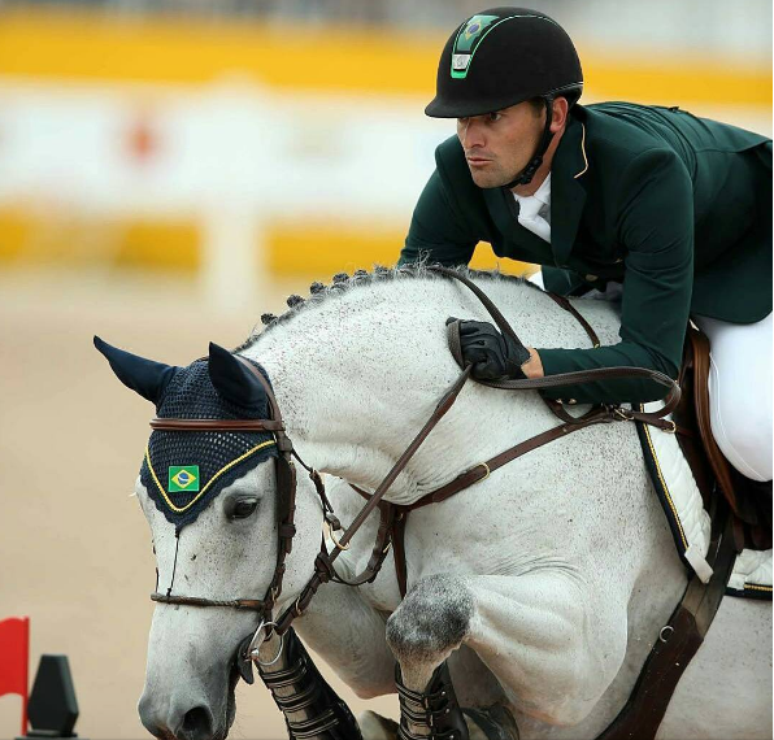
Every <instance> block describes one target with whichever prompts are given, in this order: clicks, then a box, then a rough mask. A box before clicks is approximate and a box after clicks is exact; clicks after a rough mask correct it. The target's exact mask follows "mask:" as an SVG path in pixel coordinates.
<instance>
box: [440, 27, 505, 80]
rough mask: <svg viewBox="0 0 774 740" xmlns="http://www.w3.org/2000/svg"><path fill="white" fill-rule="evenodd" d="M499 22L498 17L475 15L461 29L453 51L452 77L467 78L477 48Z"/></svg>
mask: <svg viewBox="0 0 774 740" xmlns="http://www.w3.org/2000/svg"><path fill="white" fill-rule="evenodd" d="M499 20H501V19H500V17H499V16H496V15H474V16H473V17H472V18H471V19H470V20H469V21H468V22H467V23H465V24H464V25H463V26H462V27H461V28H460V30H459V33H458V34H457V38H456V39H455V40H454V48H453V49H452V68H451V76H452V77H455V78H457V79H464V78H465V77H467V75H468V70H469V69H470V60H471V59H472V58H473V54H475V53H476V48H477V47H478V45H479V44H480V43H481V42H482V41H483V40H484V36H486V34H487V33H489V31H491V30H492V28H491V26H492V23H494V22H495V21H499ZM487 29H488V30H487Z"/></svg>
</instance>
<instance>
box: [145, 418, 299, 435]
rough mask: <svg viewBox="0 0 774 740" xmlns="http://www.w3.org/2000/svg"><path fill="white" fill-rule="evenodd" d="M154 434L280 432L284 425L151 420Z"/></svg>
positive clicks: (247, 421)
mask: <svg viewBox="0 0 774 740" xmlns="http://www.w3.org/2000/svg"><path fill="white" fill-rule="evenodd" d="M150 426H151V429H153V430H154V431H156V432H281V431H284V429H285V425H284V424H283V423H282V422H281V421H274V420H272V419H175V418H165V419H159V418H155V419H151V422H150Z"/></svg>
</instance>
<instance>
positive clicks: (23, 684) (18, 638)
mask: <svg viewBox="0 0 774 740" xmlns="http://www.w3.org/2000/svg"><path fill="white" fill-rule="evenodd" d="M29 655H30V619H29V617H11V618H10V619H4V620H2V621H0V696H3V695H4V694H19V695H20V696H21V698H22V730H21V734H22V736H24V735H26V734H27V698H28V686H29V683H28V676H27V669H28V666H29Z"/></svg>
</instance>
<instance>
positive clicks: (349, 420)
mask: <svg viewBox="0 0 774 740" xmlns="http://www.w3.org/2000/svg"><path fill="white" fill-rule="evenodd" d="M481 284H482V286H483V287H484V289H485V290H486V291H487V292H488V293H489V294H490V296H491V297H492V298H493V299H494V300H495V302H496V303H497V305H498V306H499V307H500V308H501V310H503V312H504V313H505V315H506V316H507V317H509V318H510V319H511V320H512V321H513V322H514V326H515V327H516V331H517V332H518V333H519V334H520V335H521V336H522V337H523V339H524V341H525V342H526V343H528V344H532V345H537V346H561V345H562V344H563V343H564V342H567V341H570V342H572V341H575V346H579V345H581V342H580V337H581V336H584V335H583V332H582V330H580V328H579V327H578V326H577V324H576V322H575V321H574V319H572V317H570V316H569V315H565V312H564V311H561V309H558V308H557V307H556V306H555V304H553V302H552V301H550V299H549V298H547V297H546V296H544V295H542V294H541V293H539V292H538V291H537V290H534V289H533V288H531V287H529V286H526V285H518V284H516V285H514V284H513V283H512V282H511V281H508V282H505V281H491V280H485V281H482V283H481ZM449 315H453V316H457V317H460V318H466V319H468V318H470V319H478V320H487V319H489V316H488V315H487V314H486V312H485V311H484V309H483V307H482V306H481V304H480V303H479V301H478V299H476V298H475V297H474V296H473V295H472V294H471V293H469V291H467V289H465V288H462V287H460V286H458V285H456V284H452V283H451V282H450V281H447V280H439V279H424V280H422V279H405V280H391V281H384V282H377V283H376V284H374V285H371V286H363V287H359V288H353V289H351V290H349V291H348V292H346V293H345V294H344V295H340V296H335V297H330V298H327V299H326V300H325V301H324V302H323V303H322V304H321V305H319V306H316V307H309V308H306V309H303V310H301V311H300V312H299V313H298V315H296V316H293V317H290V318H288V319H287V320H286V321H284V322H282V323H281V324H280V325H278V326H276V327H274V328H272V329H271V330H270V331H268V332H267V333H266V334H265V336H262V337H261V338H260V339H259V340H258V341H257V342H256V343H255V344H254V345H253V346H252V347H251V348H249V349H248V350H247V351H246V354H247V355H248V356H250V357H253V358H254V359H256V360H257V361H258V362H260V363H261V364H262V365H263V366H264V367H265V368H266V370H267V371H268V373H269V377H270V378H271V379H272V383H273V384H274V388H275V392H276V395H277V400H278V402H279V405H280V408H281V410H282V413H283V415H284V416H285V418H286V424H287V427H288V429H289V432H290V435H291V437H292V438H293V439H294V441H295V443H296V446H297V448H298V449H299V452H300V454H301V455H302V456H303V457H304V458H308V462H310V463H311V464H313V465H314V466H315V467H317V468H318V469H320V470H323V471H325V472H329V473H332V474H334V475H337V476H339V477H342V478H345V479H347V480H349V481H350V482H352V483H356V484H358V485H361V486H364V487H366V488H374V487H375V486H376V485H377V484H378V483H379V482H380V481H381V479H382V478H383V477H384V476H385V475H386V473H387V471H388V470H389V469H390V468H391V467H392V465H393V464H394V461H395V460H396V459H397V458H398V456H399V455H400V454H401V453H402V452H403V451H404V450H405V448H406V447H407V446H408V445H409V442H410V441H411V439H412V438H413V437H414V435H415V434H416V433H417V432H418V431H419V429H420V428H421V427H422V425H423V424H424V422H425V421H426V420H427V418H429V416H430V415H431V414H432V412H433V409H434V408H435V405H436V403H437V402H438V400H439V399H440V397H441V395H442V394H443V392H444V390H445V389H446V388H447V387H448V386H449V385H450V384H451V383H452V382H453V380H454V379H455V378H456V377H457V376H458V374H459V368H458V366H457V365H456V363H455V362H454V360H453V359H452V357H451V354H450V353H449V350H448V346H447V339H446V329H445V319H446V317H447V316H449ZM579 332H580V335H579ZM570 346H572V345H570ZM581 346H582V345H581ZM549 425H550V420H548V421H547V413H546V411H545V408H544V407H543V405H542V403H541V402H540V399H539V398H538V397H537V394H533V393H530V394H505V393H503V394H499V395H497V396H496V398H495V397H493V394H492V392H491V391H489V390H488V389H483V388H481V387H480V386H477V385H475V383H469V384H468V386H467V387H466V388H465V389H464V390H463V391H462V393H461V395H460V397H459V399H458V401H457V403H456V404H455V405H454V407H453V408H452V409H451V411H450V412H449V413H448V415H447V417H446V418H445V419H443V420H442V421H441V423H440V424H439V426H438V428H437V430H436V431H434V432H433V433H432V434H431V436H430V437H429V438H428V439H427V441H426V442H425V443H424V444H423V446H422V448H421V450H420V452H419V453H418V454H417V456H416V459H415V460H414V461H413V462H412V463H411V464H410V465H409V466H408V467H407V468H406V471H405V474H403V475H401V476H400V477H399V479H398V480H397V481H396V483H395V485H394V487H393V489H392V490H391V493H390V495H389V496H388V499H389V500H393V501H395V502H399V503H406V502H408V501H410V500H414V499H416V498H418V497H419V496H420V495H422V493H423V492H426V491H428V490H432V489H433V488H435V487H437V486H439V485H442V484H443V483H445V482H447V481H448V480H450V479H451V478H453V477H454V476H455V475H457V474H458V473H459V472H461V471H462V470H465V469H466V468H468V467H472V466H473V465H475V464H477V463H478V462H480V461H481V460H483V459H486V458H488V457H490V456H491V455H492V454H493V453H495V452H498V451H500V450H501V449H504V448H505V447H507V446H510V445H511V444H514V443H515V442H517V441H519V439H523V438H527V437H528V436H531V435H532V434H534V433H536V432H537V431H541V430H542V429H545V428H547V426H549ZM484 429H485V430H486V433H485V434H483V433H482V432H483V430H484Z"/></svg>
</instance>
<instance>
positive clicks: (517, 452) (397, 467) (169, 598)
mask: <svg viewBox="0 0 774 740" xmlns="http://www.w3.org/2000/svg"><path fill="white" fill-rule="evenodd" d="M428 270H429V271H431V272H435V273H438V274H440V275H444V276H446V277H448V278H451V279H454V280H457V281H459V282H460V283H462V284H463V285H465V286H466V287H467V288H469V289H470V290H471V291H472V292H473V293H474V294H475V295H476V296H477V297H478V298H479V300H480V301H481V302H482V304H483V305H484V307H485V308H486V309H487V311H488V312H489V314H490V315H491V316H492V319H493V320H494V322H495V324H496V325H497V327H498V328H499V329H500V330H501V331H502V332H503V333H505V334H507V335H508V336H510V337H511V338H513V339H515V340H517V341H518V337H517V336H516V333H515V332H514V331H513V329H512V328H511V326H510V325H509V324H508V322H507V321H506V320H505V318H504V316H503V315H502V314H501V313H500V311H499V310H498V308H497V307H496V306H495V305H494V303H492V301H491V300H490V299H489V297H488V296H487V295H486V294H485V293H484V291H483V290H481V288H479V287H478V286H477V285H476V284H475V283H473V282H472V281H471V280H470V279H468V278H467V277H465V276H463V275H460V274H459V273H457V272H456V271H454V270H450V269H448V268H445V267H440V266H433V267H429V268H428ZM548 295H549V296H551V298H552V299H553V300H554V301H555V302H556V303H557V304H558V305H559V306H561V307H562V308H563V309H565V310H567V311H569V312H570V313H571V314H572V315H573V316H574V317H575V319H576V320H577V321H578V322H579V323H580V324H581V325H582V326H583V327H584V329H585V330H586V333H587V334H588V336H589V338H590V339H591V341H592V343H593V344H594V346H595V347H598V346H599V338H598V337H597V335H596V334H595V333H594V330H593V329H592V328H591V326H590V325H589V324H588V322H587V321H586V320H585V319H584V318H583V316H581V314H580V313H579V312H578V311H577V310H576V309H575V308H574V307H573V306H572V305H571V304H570V302H569V301H568V300H567V299H565V298H563V297H560V296H555V295H553V294H551V293H549V294H548ZM447 332H448V339H449V347H450V350H451V352H452V355H453V356H454V358H455V360H456V362H457V363H458V364H459V365H460V367H461V368H462V371H461V373H460V375H459V376H458V377H457V379H456V380H455V381H454V382H453V383H452V384H451V386H449V388H448V389H447V390H446V392H445V393H444V395H443V396H442V398H441V399H440V401H439V402H438V404H437V405H436V407H435V409H434V411H433V413H432V414H431V416H430V418H429V419H428V420H427V421H426V422H425V424H424V426H423V427H422V429H420V431H419V432H418V433H417V435H416V436H415V437H414V439H413V440H412V442H411V444H410V445H409V446H408V447H407V448H406V450H405V451H404V452H403V454H402V455H401V456H400V457H399V458H398V460H397V461H396V462H395V464H394V465H393V467H392V468H391V470H390V471H389V473H388V474H387V475H386V477H385V478H384V480H382V482H381V483H380V484H379V486H378V487H377V488H376V490H375V491H374V492H373V493H371V494H369V493H366V492H365V491H361V490H360V489H357V488H355V490H357V491H358V492H359V493H360V494H361V495H362V496H364V497H365V498H367V499H368V501H367V503H366V504H365V505H364V506H363V508H362V509H361V510H360V512H359V513H358V515H357V516H356V517H355V519H354V521H353V522H352V523H351V524H350V525H349V527H347V528H346V530H344V532H343V534H342V535H341V536H340V537H338V538H337V537H336V536H334V534H333V532H334V531H340V530H342V529H343V527H342V525H341V524H340V522H339V521H338V519H337V518H336V517H335V515H334V513H333V509H332V507H331V505H330V502H329V501H328V498H327V495H326V493H325V486H324V484H323V482H322V479H321V478H320V475H319V474H318V473H317V471H316V470H314V469H313V468H311V467H309V466H308V465H306V464H305V463H304V462H303V461H302V460H301V458H300V457H299V456H298V453H297V452H296V451H295V450H294V448H293V444H292V442H291V440H290V438H289V437H288V436H287V434H286V432H285V425H284V422H283V419H282V415H281V413H280V409H279V405H278V404H277V400H276V397H275V396H274V393H273V391H272V389H271V386H270V385H269V383H268V382H267V381H266V379H265V378H264V377H263V375H261V373H260V372H259V371H258V370H257V369H256V368H254V367H253V365H252V364H251V363H249V362H247V361H246V360H245V359H243V358H241V357H240V356H239V355H235V357H236V358H237V359H238V360H239V361H240V362H242V363H243V364H244V366H245V367H246V368H248V369H249V370H250V372H251V373H253V374H254V375H255V377H256V378H257V379H258V380H259V381H260V383H261V385H262V386H263V388H264V390H265V391H266V395H267V397H268V400H269V414H270V418H269V419H255V420H247V419H246V420H223V419H173V418H166V419H153V420H152V421H151V423H150V425H151V428H152V429H154V430H163V431H199V432H200V431H215V432H229V431H260V432H266V431H268V432H272V433H273V434H274V436H275V439H276V441H277V449H278V451H279V453H280V454H279V457H278V458H276V461H277V462H276V465H277V489H278V495H279V500H280V505H279V507H278V509H279V523H278V538H279V547H278V550H277V564H276V567H275V571H274V576H273V578H272V581H271V583H270V585H269V587H268V589H267V592H266V594H265V596H264V598H263V599H260V600H258V599H233V600H227V601H216V600H212V599H206V598H200V597H193V596H177V595H172V593H171V590H172V589H171V586H170V588H169V589H168V592H167V593H166V594H161V593H153V594H151V599H152V600H153V601H156V602H159V603H162V604H178V605H181V606H197V607H208V606H219V607H233V608H236V609H247V610H252V611H256V612H258V613H260V614H261V617H262V619H261V623H260V625H259V626H258V628H257V630H256V632H255V634H254V635H253V636H252V639H250V638H248V640H246V641H245V643H243V645H245V646H246V650H245V655H244V657H243V660H245V661H247V660H250V659H254V660H257V659H258V657H257V648H258V646H259V645H260V643H261V642H262V641H263V640H264V639H267V638H268V637H270V635H271V633H272V631H273V632H275V633H277V634H278V635H279V636H280V637H281V636H282V635H284V634H285V632H287V630H288V629H290V626H291V624H292V622H293V620H294V619H296V617H299V616H301V615H302V614H303V613H304V611H305V610H306V609H307V608H308V606H309V604H310V602H311V601H312V599H313V598H314V595H315V594H316V593H317V590H318V589H319V587H320V586H321V585H322V584H323V583H327V582H329V581H334V582H338V583H344V584H347V585H351V586H358V585H362V584H364V583H369V582H371V581H373V580H374V579H375V578H376V576H377V575H378V573H379V571H380V570H381V567H382V565H383V563H384V560H385V558H386V556H387V553H388V552H389V549H390V546H391V544H392V541H393V536H394V534H395V533H396V532H398V531H401V532H402V526H400V523H402V522H405V515H406V514H407V513H408V511H411V510H413V509H416V508H419V507H421V506H426V505H428V504H431V503H438V502H440V501H444V500H445V499H447V498H449V497H451V496H453V495H455V494H456V493H459V492H460V491H463V490H465V489H466V488H468V487H470V486H472V485H473V484H474V483H477V482H478V481H480V480H483V479H484V478H486V477H488V476H489V474H490V473H492V472H493V471H494V470H497V469H498V468H500V467H502V466H503V465H505V464H507V463H508V462H511V461H512V460H515V459H517V458H518V457H521V456H522V455H524V454H526V453H527V452H530V451H532V450H534V449H537V448H538V447H541V446H542V445H545V444H548V443H549V442H552V441H554V440H556V439H559V438H562V437H565V436H567V435H568V434H571V433H572V432H575V431H578V430H580V429H585V428H586V427H588V426H591V425H593V424H600V423H609V422H614V421H635V420H636V421H642V422H644V423H647V424H651V425H653V426H657V427H659V428H661V429H664V430H665V431H669V432H675V431H678V430H677V427H676V426H675V424H674V422H672V421H667V420H665V419H664V418H663V417H665V416H667V415H668V414H669V413H671V412H672V411H673V410H674V408H675V407H676V406H677V404H678V402H679V400H680V387H679V386H678V384H677V383H676V382H675V381H674V380H672V379H671V378H669V377H668V376H666V375H664V374H662V373H659V372H656V371H653V370H649V369H646V368H634V367H613V368H599V369H593V370H585V371H580V372H570V373H563V374H559V375H554V376H550V377H544V378H534V379H524V380H505V381H494V382H492V381H478V382H480V383H482V384H483V385H487V386H490V387H492V388H500V389H505V390H540V389H544V388H557V387H564V386H567V385H571V384H582V383H590V382H596V381H598V380H609V379H622V378H646V379H649V380H653V381H655V382H657V383H659V384H660V385H663V386H664V387H666V388H669V393H668V395H667V398H666V401H665V405H664V408H662V409H660V410H659V411H657V412H653V413H644V412H637V411H632V410H629V409H622V408H620V407H618V406H604V405H603V406H599V407H595V408H592V409H591V410H590V411H588V412H587V413H585V414H584V415H582V416H579V417H573V416H572V415H571V414H569V413H567V412H566V411H565V410H564V408H563V406H562V404H561V402H558V401H552V400H549V399H544V401H545V402H546V404H547V405H548V407H549V409H551V411H552V412H553V413H554V414H555V415H556V416H557V417H558V418H559V419H560V420H561V421H562V422H563V423H562V424H560V425H559V426H556V427H553V428H551V429H549V430H547V431H545V432H542V433H540V434H538V435H536V436H534V437H532V438H530V439H528V440H526V441H524V442H520V443H519V444H517V445H514V446H513V447H511V448H509V449H508V450H505V451H504V452H501V453H499V454H498V455H495V456H494V457H492V458H490V459H489V460H486V461H485V462H482V463H479V464H478V465H476V466H474V467H473V468H471V469H470V470H467V471H465V472H463V473H461V474H460V475H459V476H457V477H456V478H455V479H454V480H452V481H451V482H450V483H447V484H446V485H444V486H441V487H440V488H438V489H436V490H435V491H432V492H430V493H428V494H427V495H425V496H423V497H422V498H421V499H420V500H418V501H416V502H415V503H414V504H411V505H410V506H396V505H394V504H390V503H388V502H386V501H384V500H383V499H384V496H385V495H386V494H387V492H388V491H389V489H390V487H391V486H392V484H393V483H394V482H395V480H396V478H397V477H398V475H400V473H401V472H402V471H403V470H404V469H405V468H406V466H407V465H408V463H409V462H410V460H411V459H412V458H413V457H414V455H415V454H416V452H417V451H418V450H419V448H420V446H421V445H422V443H423V442H424V441H425V439H427V437H428V436H429V434H430V433H431V432H432V430H433V429H434V428H435V426H436V425H437V424H438V422H440V421H441V419H442V418H443V417H444V416H445V414H446V413H447V412H448V411H449V409H450V408H451V407H452V406H453V405H454V402H455V401H456V400H457V397H458V396H459V394H460V392H461V391H462V389H463V387H464V386H465V384H466V383H467V381H468V379H469V377H470V374H471V371H472V366H470V365H467V366H466V365H465V364H464V362H463V359H462V352H461V347H460V336H459V321H456V322H453V323H451V324H449V326H448V327H447ZM293 457H295V458H296V460H297V461H298V462H299V464H300V465H301V466H302V467H303V468H304V469H305V470H306V471H307V472H308V474H309V476H310V478H311V479H312V480H313V482H314V484H315V487H316V490H317V493H318V495H319V496H320V500H321V502H322V506H323V514H324V517H325V524H326V526H327V528H328V531H329V534H330V536H331V540H332V541H333V543H334V548H333V549H332V551H330V552H329V551H328V549H327V547H326V544H325V537H324V536H323V539H322V545H321V548H320V552H319V554H318V555H317V557H316V559H315V566H314V574H313V575H312V577H311V579H310V580H309V581H308V582H307V584H306V585H305V586H304V588H303V589H302V591H301V594H300V595H299V596H298V598H297V599H296V600H295V601H294V602H293V604H292V605H291V606H290V607H288V608H287V609H286V610H285V611H284V612H283V613H282V615H281V616H279V617H278V618H277V619H276V621H272V616H273V611H274V607H275V605H276V603H277V600H278V599H279V596H280V594H281V593H282V581H283V576H284V574H285V569H286V566H285V560H286V558H287V555H288V554H289V553H290V552H291V550H292V544H293V537H294V536H295V533H296V528H295V524H294V518H295V508H296V506H295V502H296V473H295V467H294V464H293V460H292V458H293ZM376 508H379V510H380V522H379V528H378V532H377V537H376V541H375V544H374V548H373V552H372V555H371V558H370V560H369V562H368V564H367V566H366V568H365V569H364V570H363V571H362V572H361V573H360V574H358V575H357V576H355V577H354V578H352V579H351V580H345V579H343V578H341V577H340V576H339V575H338V574H337V573H336V571H335V569H334V562H335V560H336V558H337V557H338V556H339V555H340V554H341V553H342V552H343V551H344V550H346V549H348V547H349V543H350V541H351V540H352V538H353V537H354V535H355V534H356V533H357V531H358V530H359V529H360V528H361V526H362V525H363V523H364V522H365V520H366V519H367V518H368V517H369V516H370V514H371V513H372V512H373V511H374V509H376ZM400 549H401V553H400V559H401V560H402V559H403V558H402V548H400ZM398 557H399V556H398V552H397V551H396V564H397V560H398ZM398 570H399V583H401V591H402V594H405V567H404V568H403V573H404V576H403V578H401V576H400V571H401V568H400V567H399V568H398ZM241 652H242V651H241V647H240V653H241Z"/></svg>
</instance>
